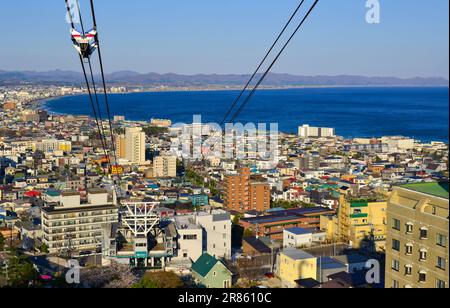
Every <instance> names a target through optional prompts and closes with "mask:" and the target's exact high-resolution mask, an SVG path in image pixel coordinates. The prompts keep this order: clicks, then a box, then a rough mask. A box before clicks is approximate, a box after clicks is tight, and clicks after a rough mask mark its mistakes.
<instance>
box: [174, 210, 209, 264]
mask: <svg viewBox="0 0 450 308" xmlns="http://www.w3.org/2000/svg"><path fill="white" fill-rule="evenodd" d="M175 227H176V229H177V234H178V236H177V239H178V240H177V242H178V245H177V257H176V259H191V260H192V262H196V261H197V259H198V258H200V256H201V255H202V254H203V229H202V227H200V226H199V225H198V224H197V223H196V222H195V217H194V216H193V215H186V216H175Z"/></svg>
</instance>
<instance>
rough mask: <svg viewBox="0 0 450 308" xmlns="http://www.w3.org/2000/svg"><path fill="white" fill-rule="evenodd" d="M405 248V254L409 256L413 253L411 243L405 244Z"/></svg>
mask: <svg viewBox="0 0 450 308" xmlns="http://www.w3.org/2000/svg"><path fill="white" fill-rule="evenodd" d="M405 249H406V255H408V256H410V255H412V254H413V245H412V244H406V245H405Z"/></svg>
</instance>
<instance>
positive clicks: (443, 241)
mask: <svg viewBox="0 0 450 308" xmlns="http://www.w3.org/2000/svg"><path fill="white" fill-rule="evenodd" d="M436 245H438V246H441V247H444V248H445V247H447V236H445V235H443V234H439V233H438V234H436Z"/></svg>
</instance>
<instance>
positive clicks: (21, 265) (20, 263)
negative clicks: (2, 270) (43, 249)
mask: <svg viewBox="0 0 450 308" xmlns="http://www.w3.org/2000/svg"><path fill="white" fill-rule="evenodd" d="M8 274H9V285H10V286H11V287H14V288H26V287H29V286H30V285H31V284H32V283H34V282H35V281H37V280H38V277H39V273H38V272H37V271H36V269H35V268H34V266H33V264H32V263H31V262H30V261H29V260H28V258H27V257H25V256H19V255H15V256H13V257H12V258H11V259H10V260H9V269H8Z"/></svg>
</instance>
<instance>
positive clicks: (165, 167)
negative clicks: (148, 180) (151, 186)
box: [153, 156, 177, 178]
mask: <svg viewBox="0 0 450 308" xmlns="http://www.w3.org/2000/svg"><path fill="white" fill-rule="evenodd" d="M176 176H177V158H176V157H175V156H157V157H155V158H154V159H153V177H155V178H174V177H176Z"/></svg>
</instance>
